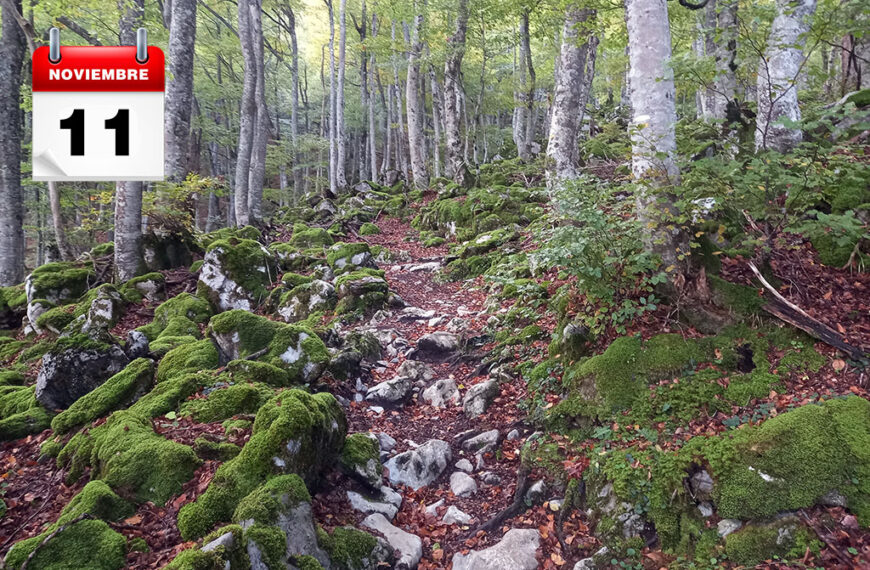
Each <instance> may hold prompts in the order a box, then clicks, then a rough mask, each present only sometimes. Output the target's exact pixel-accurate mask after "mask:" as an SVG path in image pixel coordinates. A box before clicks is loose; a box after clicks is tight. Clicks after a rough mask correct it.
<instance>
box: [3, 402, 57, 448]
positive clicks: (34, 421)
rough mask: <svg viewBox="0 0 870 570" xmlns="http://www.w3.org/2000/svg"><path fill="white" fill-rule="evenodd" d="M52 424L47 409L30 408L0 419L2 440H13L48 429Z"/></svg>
mask: <svg viewBox="0 0 870 570" xmlns="http://www.w3.org/2000/svg"><path fill="white" fill-rule="evenodd" d="M50 425H51V415H50V414H49V413H48V412H47V411H45V409H43V408H41V407H39V408H30V409H29V410H26V411H24V412H21V413H18V414H12V415H11V416H8V417H6V418H4V419H2V420H0V440H13V439H21V438H22V437H27V436H28V435H31V434H34V433H39V432H41V431H43V430H46V429H48V428H49V426H50Z"/></svg>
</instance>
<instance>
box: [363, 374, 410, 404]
mask: <svg viewBox="0 0 870 570" xmlns="http://www.w3.org/2000/svg"><path fill="white" fill-rule="evenodd" d="M413 387H414V385H413V383H412V382H411V379H410V378H405V377H402V376H399V377H396V378H393V379H392V380H386V381H384V382H381V383H380V384H375V385H374V386H372V387H371V388H369V391H368V393H367V394H366V400H368V401H370V402H376V403H380V404H386V405H391V406H397V405H400V404H402V403H403V402H404V401H405V400H407V399H408V398H409V397H410V396H411V390H412V389H413Z"/></svg>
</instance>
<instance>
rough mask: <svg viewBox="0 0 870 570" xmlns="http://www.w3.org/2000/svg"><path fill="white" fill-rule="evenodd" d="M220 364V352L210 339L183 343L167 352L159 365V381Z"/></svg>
mask: <svg viewBox="0 0 870 570" xmlns="http://www.w3.org/2000/svg"><path fill="white" fill-rule="evenodd" d="M218 366H219V360H218V352H217V349H216V348H215V346H214V343H213V342H212V341H210V340H208V339H205V340H198V341H196V342H191V343H188V344H183V345H181V346H179V347H177V348H174V349H172V350H170V351H169V352H167V353H166V356H164V357H163V360H161V361H160V364H159V365H158V366H157V382H158V383H160V382H165V381H166V380H170V379H172V378H175V377H178V376H183V375H185V374H189V373H191V372H199V371H201V370H212V369H215V368H217V367H218Z"/></svg>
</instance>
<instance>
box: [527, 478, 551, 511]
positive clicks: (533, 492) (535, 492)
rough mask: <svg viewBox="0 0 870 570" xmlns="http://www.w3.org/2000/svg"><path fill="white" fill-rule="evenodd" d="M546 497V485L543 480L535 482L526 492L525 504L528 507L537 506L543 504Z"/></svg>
mask: <svg viewBox="0 0 870 570" xmlns="http://www.w3.org/2000/svg"><path fill="white" fill-rule="evenodd" d="M546 495H547V484H546V483H545V482H544V480H543V479H541V480H540V481H535V483H534V484H532V486H531V487H529V490H528V491H526V503H527V504H529V505H538V504H540V503H543V502H544V498H545V497H546Z"/></svg>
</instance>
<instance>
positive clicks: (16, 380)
mask: <svg viewBox="0 0 870 570" xmlns="http://www.w3.org/2000/svg"><path fill="white" fill-rule="evenodd" d="M24 380H25V377H24V374H22V373H21V372H18V371H17V370H2V371H0V387H3V386H21V385H22V384H24Z"/></svg>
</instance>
